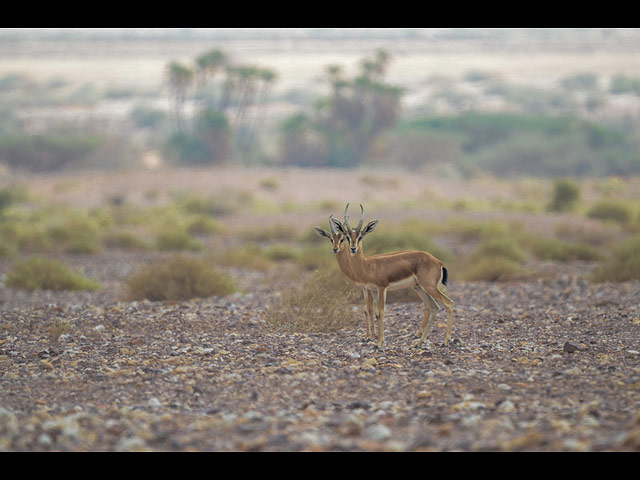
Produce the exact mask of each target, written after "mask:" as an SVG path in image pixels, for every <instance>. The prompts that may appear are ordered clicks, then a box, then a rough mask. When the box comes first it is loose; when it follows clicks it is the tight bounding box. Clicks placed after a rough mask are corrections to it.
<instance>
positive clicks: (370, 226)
mask: <svg viewBox="0 0 640 480" xmlns="http://www.w3.org/2000/svg"><path fill="white" fill-rule="evenodd" d="M377 225H378V220H371V221H370V222H369V223H368V224H367V226H366V227H364V230H363V232H362V236H365V235H367V234H369V233H371V232H373V231H374V230H375V229H376V226H377Z"/></svg>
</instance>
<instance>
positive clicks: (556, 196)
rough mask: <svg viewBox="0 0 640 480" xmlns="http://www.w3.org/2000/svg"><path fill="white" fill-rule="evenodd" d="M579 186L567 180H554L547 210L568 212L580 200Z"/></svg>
mask: <svg viewBox="0 0 640 480" xmlns="http://www.w3.org/2000/svg"><path fill="white" fill-rule="evenodd" d="M580 196H581V191H580V186H579V185H578V184H577V183H576V182H574V181H572V180H568V179H559V180H556V181H555V182H554V184H553V196H552V198H551V203H550V204H549V210H551V211H554V212H569V211H571V210H573V209H574V208H575V206H576V204H577V203H578V201H579V200H580Z"/></svg>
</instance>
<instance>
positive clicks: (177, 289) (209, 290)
mask: <svg viewBox="0 0 640 480" xmlns="http://www.w3.org/2000/svg"><path fill="white" fill-rule="evenodd" d="M126 286H127V289H128V291H127V295H128V296H127V298H128V299H129V300H143V299H147V300H151V301H155V302H157V301H180V300H188V299H190V298H206V297H210V296H213V295H229V294H231V293H234V292H235V291H236V287H235V285H234V283H233V281H232V280H231V279H230V278H229V277H228V276H227V275H226V274H224V273H222V272H220V271H219V270H217V269H216V268H215V267H213V265H211V264H210V262H207V261H205V260H204V259H202V258H198V257H193V256H185V255H174V256H171V257H169V258H166V259H162V260H158V261H157V262H155V263H153V264H151V265H149V266H147V267H144V268H143V269H142V270H141V271H140V272H138V273H136V274H134V275H132V276H130V277H129V278H127V279H126Z"/></svg>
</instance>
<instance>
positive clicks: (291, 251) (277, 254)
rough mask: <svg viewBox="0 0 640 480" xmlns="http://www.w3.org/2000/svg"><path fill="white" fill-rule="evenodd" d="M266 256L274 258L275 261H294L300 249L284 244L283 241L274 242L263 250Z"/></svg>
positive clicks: (298, 255)
mask: <svg viewBox="0 0 640 480" xmlns="http://www.w3.org/2000/svg"><path fill="white" fill-rule="evenodd" d="M265 254H266V256H267V258H270V259H271V260H274V261H276V262H279V261H283V260H293V261H296V260H298V259H299V258H300V251H299V250H298V249H297V248H295V247H293V246H291V245H286V244H284V243H276V244H274V245H271V246H270V247H268V248H267V249H266V252H265Z"/></svg>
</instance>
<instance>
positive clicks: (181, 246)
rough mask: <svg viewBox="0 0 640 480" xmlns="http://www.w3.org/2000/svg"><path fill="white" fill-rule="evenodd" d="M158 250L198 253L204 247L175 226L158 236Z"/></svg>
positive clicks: (164, 230)
mask: <svg viewBox="0 0 640 480" xmlns="http://www.w3.org/2000/svg"><path fill="white" fill-rule="evenodd" d="M155 244H156V248H157V249H158V250H163V251H198V250H202V248H203V246H202V244H201V243H200V242H198V241H197V240H194V239H193V238H192V237H191V235H189V232H187V231H186V230H184V229H182V228H180V227H177V226H174V227H166V228H165V229H163V230H162V231H160V232H159V233H158V234H157V235H156V242H155Z"/></svg>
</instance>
